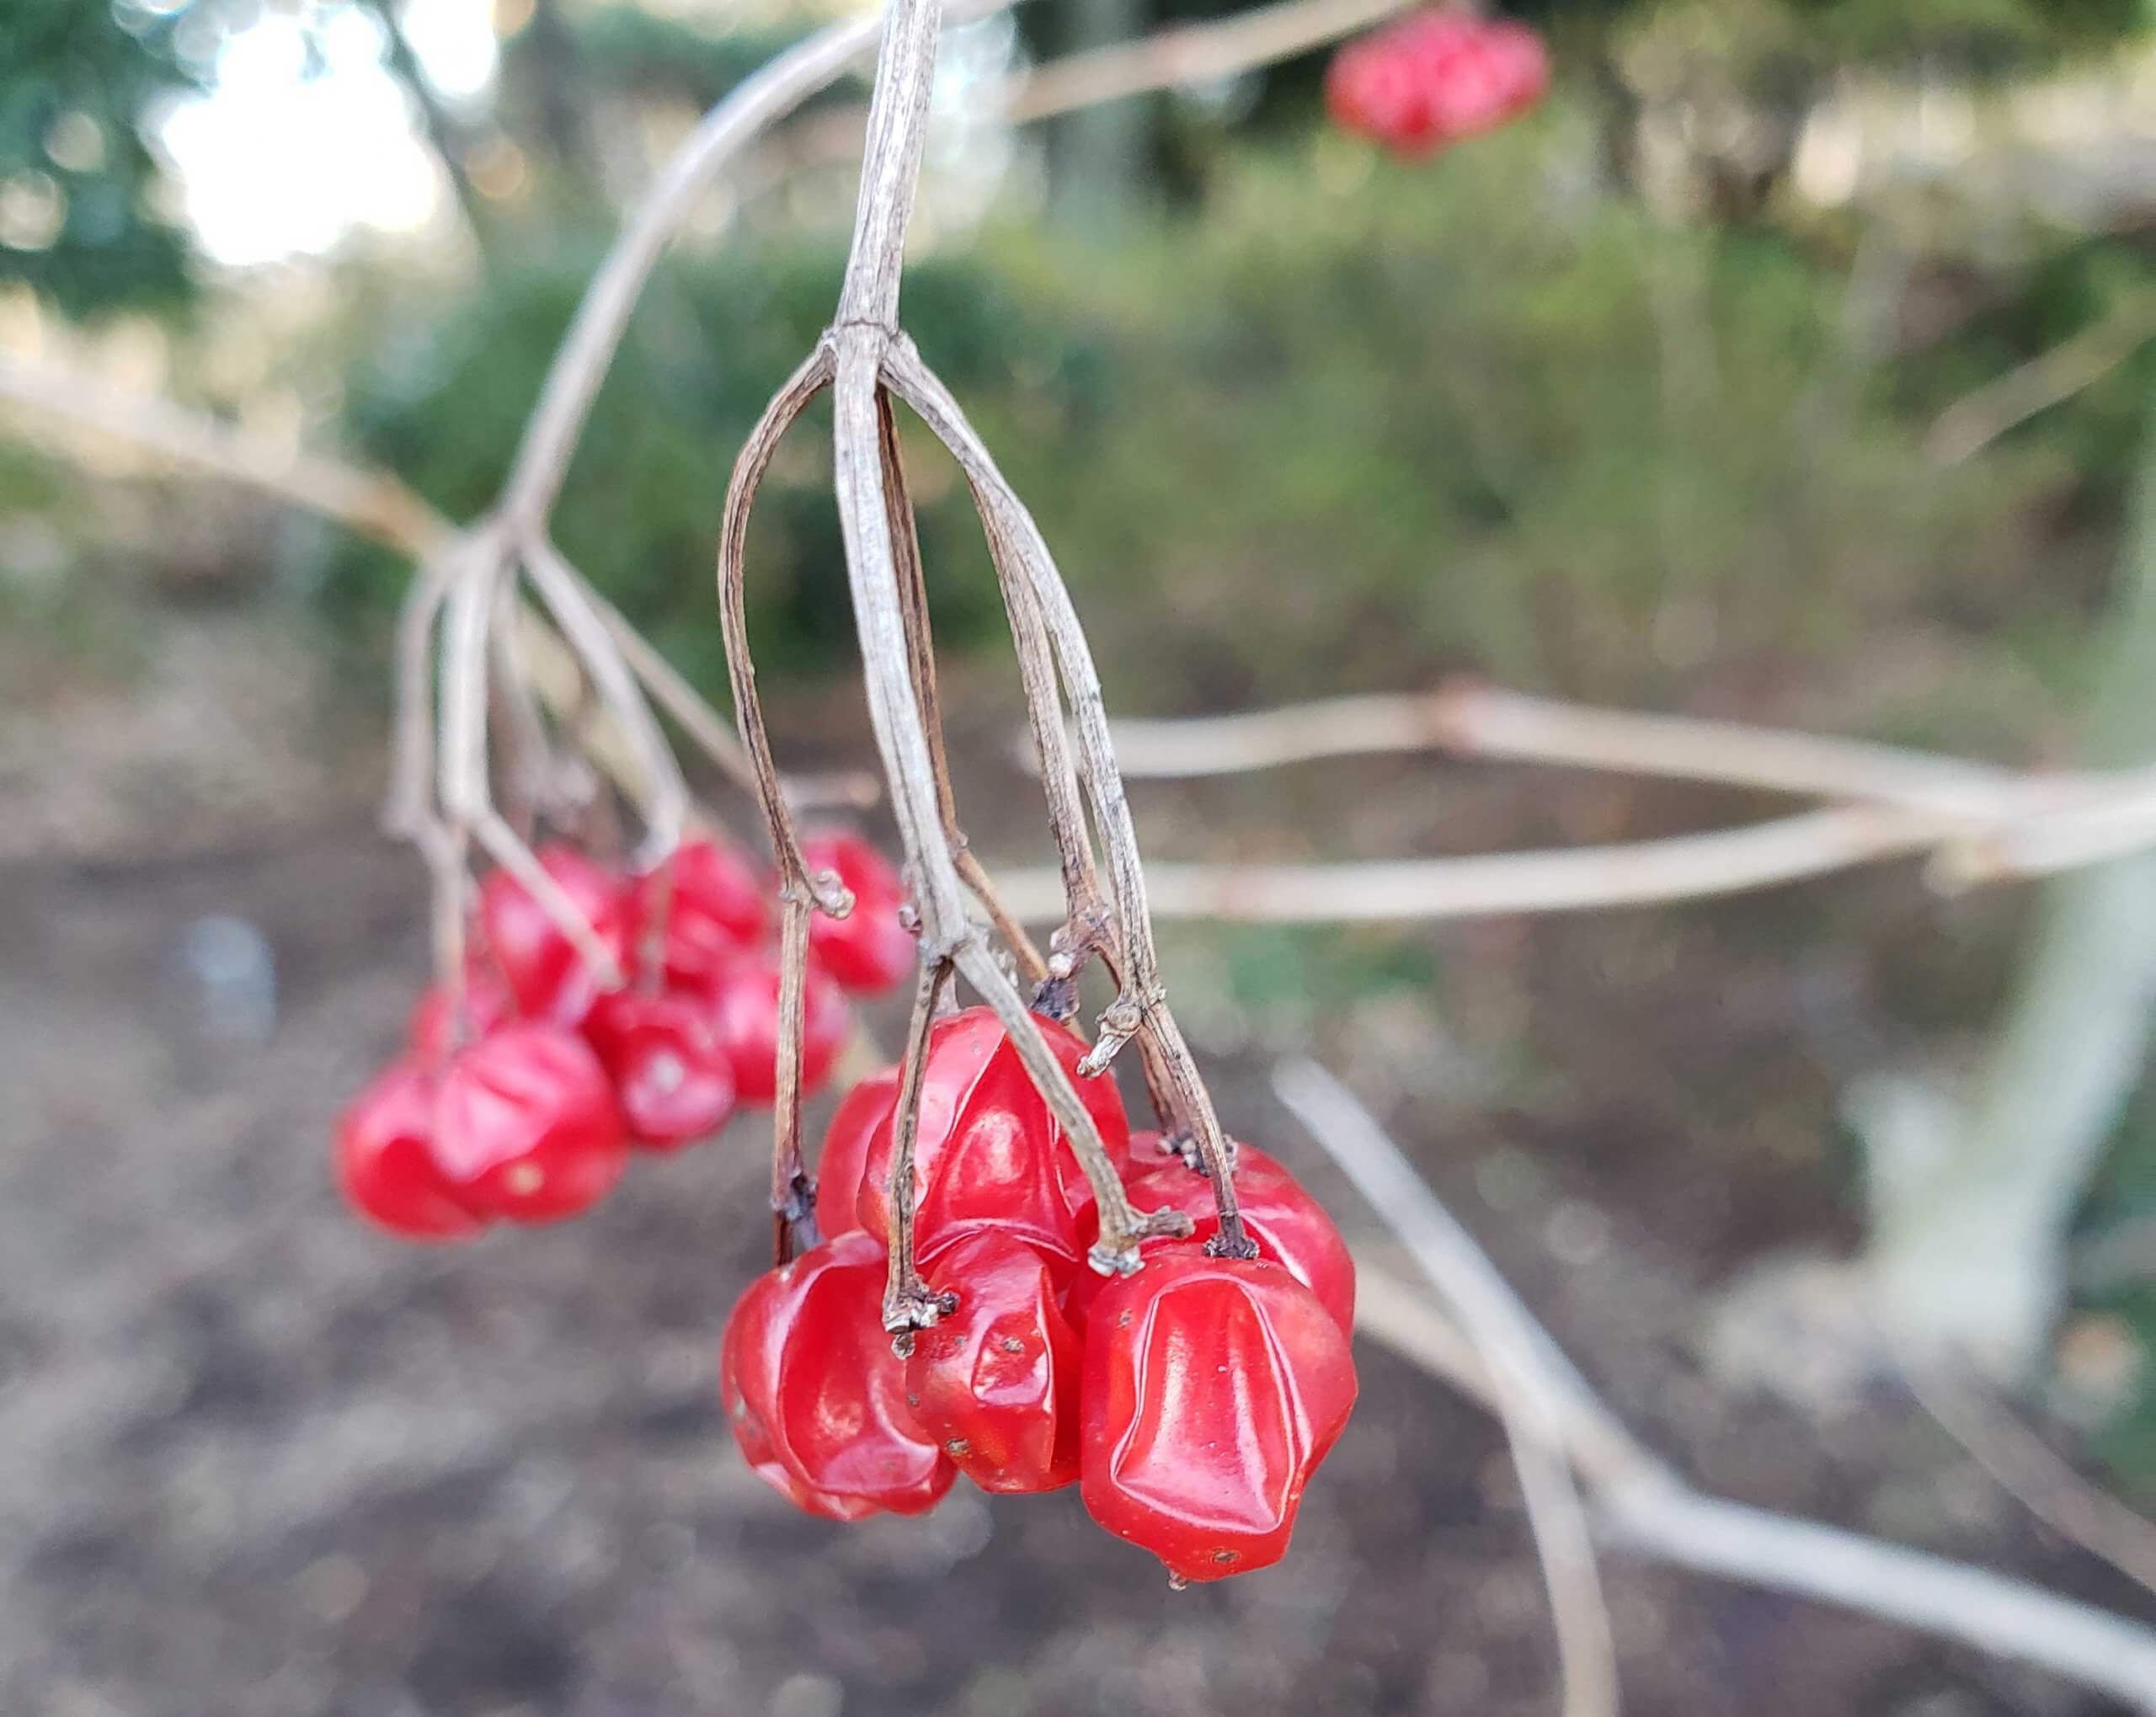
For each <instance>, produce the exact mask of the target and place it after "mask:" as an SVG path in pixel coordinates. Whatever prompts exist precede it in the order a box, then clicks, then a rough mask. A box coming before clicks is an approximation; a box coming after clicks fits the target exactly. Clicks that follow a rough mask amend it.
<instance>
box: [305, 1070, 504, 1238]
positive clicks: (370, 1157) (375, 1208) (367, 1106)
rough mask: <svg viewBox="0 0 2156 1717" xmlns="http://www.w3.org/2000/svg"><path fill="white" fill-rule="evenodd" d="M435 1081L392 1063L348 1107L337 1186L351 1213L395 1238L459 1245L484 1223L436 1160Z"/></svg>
mask: <svg viewBox="0 0 2156 1717" xmlns="http://www.w3.org/2000/svg"><path fill="white" fill-rule="evenodd" d="M434 1126H435V1092H434V1082H433V1080H431V1079H430V1077H429V1076H428V1074H426V1073H425V1072H424V1070H423V1069H420V1068H419V1067H418V1066H416V1065H414V1064H413V1063H412V1062H410V1061H405V1060H398V1061H392V1063H390V1064H389V1065H388V1066H387V1068H385V1069H383V1070H382V1072H381V1073H380V1074H377V1075H376V1077H375V1079H374V1080H373V1082H372V1083H371V1084H370V1085H368V1086H367V1087H366V1090H363V1091H361V1092H360V1094H359V1096H356V1097H355V1098H353V1099H352V1101H350V1103H349V1104H348V1105H346V1106H345V1109H344V1115H343V1117H341V1118H340V1119H339V1122H338V1123H337V1179H338V1182H339V1185H340V1186H343V1188H344V1197H345V1198H346V1199H347V1200H348V1201H349V1202H350V1204H351V1206H352V1208H354V1209H355V1210H356V1211H358V1212H359V1213H360V1215H362V1216H364V1217H366V1218H368V1219H369V1220H370V1221H372V1222H375V1223H376V1224H380V1225H381V1226H382V1227H383V1228H386V1229H388V1230H389V1231H390V1232H391V1233H392V1234H403V1235H405V1236H406V1237H408V1238H409V1239H413V1240H455V1239H457V1238H459V1237H461V1236H462V1235H465V1234H477V1233H478V1231H479V1229H481V1228H483V1226H484V1225H485V1223H484V1218H482V1217H481V1216H480V1214H479V1213H478V1212H477V1211H476V1210H475V1209H473V1208H472V1207H471V1206H470V1205H469V1204H468V1203H467V1202H466V1201H465V1199H464V1197H462V1195H461V1194H460V1192H458V1190H457V1189H456V1187H455V1186H451V1184H450V1181H449V1178H448V1176H446V1175H444V1174H443V1173H442V1170H441V1165H440V1164H439V1163H438V1162H436V1161H435V1151H434Z"/></svg>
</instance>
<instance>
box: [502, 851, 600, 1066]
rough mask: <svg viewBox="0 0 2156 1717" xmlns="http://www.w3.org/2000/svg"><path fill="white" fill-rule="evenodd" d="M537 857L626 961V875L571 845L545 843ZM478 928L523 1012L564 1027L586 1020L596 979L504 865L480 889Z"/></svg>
mask: <svg viewBox="0 0 2156 1717" xmlns="http://www.w3.org/2000/svg"><path fill="white" fill-rule="evenodd" d="M538 857H539V863H540V865H541V866H542V868H543V869H544V870H545V871H546V872H547V875H548V876H550V877H552V878H553V879H554V881H555V882H557V883H558V884H559V885H560V887H561V889H562V892H563V893H564V894H566V895H568V898H570V900H571V901H573V902H574V903H575V904H576V906H577V908H578V909H579V910H580V911H581V912H582V913H583V914H584V917H585V918H586V919H587V920H589V921H590V925H591V928H592V930H593V932H594V934H595V935H596V936H598V938H599V941H600V944H601V946H604V947H605V948H606V950H607V951H608V952H610V953H611V954H612V955H613V956H614V958H615V960H616V963H621V962H623V961H624V960H625V959H626V957H627V951H628V949H627V926H628V914H627V900H626V896H625V890H624V888H623V885H622V882H621V881H620V879H619V878H617V877H616V876H615V875H614V874H613V872H611V871H608V870H606V868H605V867H603V866H600V865H597V864H595V863H594V862H593V861H591V860H590V859H588V858H586V857H585V856H584V855H583V854H582V853H580V852H579V851H577V850H576V849H575V848H574V847H572V846H562V845H552V846H546V847H542V848H541V849H540V851H539V854H538ZM479 925H480V929H481V930H482V931H483V934H484V936H485V938H486V949H487V953H488V955H489V956H491V957H492V960H493V962H494V966H495V968H497V969H498V970H499V972H500V973H501V976H502V978H503V980H504V983H506V984H507V985H508V987H509V991H510V994H511V995H513V996H514V997H515V1000H516V1004H517V1006H518V1007H519V1008H520V1010H522V1011H523V1012H525V1013H526V1014H527V1015H529V1016H531V1017H532V1018H534V1019H541V1020H553V1021H559V1022H560V1023H562V1024H563V1025H572V1026H573V1025H574V1024H576V1023H577V1022H578V1021H580V1020H582V1019H583V1017H584V1015H585V1013H586V1012H587V1011H589V1010H590V1006H591V1003H592V1000H593V999H594V998H595V996H596V995H597V994H598V993H599V981H598V979H597V978H596V977H595V975H594V974H593V973H592V971H591V970H590V968H589V967H588V966H586V965H585V963H584V959H583V957H581V956H580V955H579V953H578V952H577V951H576V947H575V945H574V943H572V942H571V941H569V939H568V936H565V935H563V933H562V930H560V928H559V927H558V925H556V924H555V922H554V920H553V919H552V917H551V916H550V915H549V914H547V909H545V908H544V907H543V906H542V905H541V904H539V902H538V901H537V900H536V899H535V898H533V897H532V895H531V893H529V892H528V891H527V890H526V888H525V886H524V885H523V884H522V883H521V882H518V881H517V880H516V878H515V877H513V876H511V875H510V873H509V872H507V871H505V870H496V871H494V872H489V873H488V877H487V880H486V882H484V883H483V885H482V886H481V888H480V890H479Z"/></svg>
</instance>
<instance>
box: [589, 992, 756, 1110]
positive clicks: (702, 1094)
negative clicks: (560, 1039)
mask: <svg viewBox="0 0 2156 1717" xmlns="http://www.w3.org/2000/svg"><path fill="white" fill-rule="evenodd" d="M584 1041H585V1042H588V1043H590V1045H591V1047H592V1048H593V1050H594V1051H595V1052H596V1053H597V1054H598V1057H599V1061H600V1065H601V1066H602V1067H604V1068H605V1069H606V1076H607V1077H608V1078H609V1079H611V1080H612V1081H613V1082H614V1095H615V1097H616V1100H617V1101H619V1102H620V1104H621V1106H622V1119H623V1120H624V1121H625V1122H627V1125H628V1129H629V1138H630V1139H631V1140H632V1142H633V1143H635V1144H642V1145H646V1146H648V1147H651V1148H653V1149H662V1150H663V1149H670V1148H671V1147H673V1146H676V1145H681V1144H687V1143H689V1142H690V1141H691V1139H697V1138H707V1137H708V1136H709V1135H711V1134H712V1133H716V1132H718V1129H719V1128H721V1127H723V1126H724V1125H725V1124H726V1118H727V1117H728V1116H729V1115H731V1114H732V1113H733V1112H734V1064H733V1062H732V1060H731V1059H730V1058H728V1055H727V1053H726V1045H725V1044H724V1042H723V1041H722V1040H721V1039H720V1037H719V1032H718V1021H717V1018H716V1017H715V1016H714V1012H713V1010H712V1005H711V1003H710V1000H708V998H707V997H705V996H702V995H698V994H695V993H694V992H692V991H689V990H684V989H666V990H660V991H658V992H656V993H647V992H645V991H643V990H638V989H617V990H615V991H614V992H612V993H611V994H607V995H602V996H600V998H599V1000H597V1001H596V1002H595V1003H594V1004H593V1005H592V1009H591V1012H590V1016H588V1017H587V1018H586V1019H585V1021H584Z"/></svg>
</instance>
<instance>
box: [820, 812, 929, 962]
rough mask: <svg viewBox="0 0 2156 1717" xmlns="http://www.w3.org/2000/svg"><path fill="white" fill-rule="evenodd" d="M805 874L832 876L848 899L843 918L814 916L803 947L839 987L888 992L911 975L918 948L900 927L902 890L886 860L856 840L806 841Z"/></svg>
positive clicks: (895, 871) (895, 870)
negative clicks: (849, 905)
mask: <svg viewBox="0 0 2156 1717" xmlns="http://www.w3.org/2000/svg"><path fill="white" fill-rule="evenodd" d="M801 855H802V856H803V858H804V859H805V860H806V861H808V865H809V869H810V871H812V872H814V871H835V872H838V878H839V880H840V881H841V882H843V883H845V884H846V888H847V890H848V891H849V892H850V893H851V894H852V896H853V910H852V911H851V912H850V913H848V914H846V916H845V917H844V918H831V917H829V916H827V915H825V914H823V913H820V912H819V913H818V914H816V915H815V916H814V918H812V919H810V920H809V948H810V950H811V952H814V954H815V956H816V958H817V959H818V961H819V962H821V964H822V966H823V968H824V969H825V971H826V972H828V973H830V974H831V976H832V977H833V978H835V979H837V980H838V983H839V984H840V985H841V987H842V988H844V989H850V990H852V991H854V992H855V993H856V994H879V993H881V992H882V991H883V990H886V989H890V988H891V986H892V985H893V984H896V983H897V982H898V981H899V979H900V978H904V977H905V975H906V974H907V973H910V972H911V971H912V970H913V969H914V967H915V963H916V962H917V960H918V957H919V952H920V947H919V944H917V943H916V942H915V941H914V938H913V935H912V932H911V931H910V930H907V929H906V927H905V925H903V924H901V923H900V922H899V908H900V907H901V906H903V905H905V900H906V890H905V882H903V881H901V880H900V878H899V872H898V868H897V866H894V864H892V862H891V861H890V860H889V859H887V858H885V857H884V856H883V854H882V853H881V852H879V851H877V849H876V848H874V847H873V846H871V845H869V844H868V843H867V841H865V840H862V838H861V837H860V836H859V835H845V834H839V835H811V836H810V837H809V838H808V839H807V840H803V842H802V843H801Z"/></svg>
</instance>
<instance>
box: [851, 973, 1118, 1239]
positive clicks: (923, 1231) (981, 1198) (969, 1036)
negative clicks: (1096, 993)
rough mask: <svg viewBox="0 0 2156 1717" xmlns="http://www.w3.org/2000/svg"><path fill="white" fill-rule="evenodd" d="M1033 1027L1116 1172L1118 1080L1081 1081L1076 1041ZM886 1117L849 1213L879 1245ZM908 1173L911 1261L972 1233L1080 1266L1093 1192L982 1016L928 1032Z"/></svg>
mask: <svg viewBox="0 0 2156 1717" xmlns="http://www.w3.org/2000/svg"><path fill="white" fill-rule="evenodd" d="M1039 1025H1040V1028H1041V1032H1042V1035H1043V1036H1044V1037H1046V1038H1047V1039H1048V1042H1049V1048H1051V1049H1052V1050H1053V1051H1054V1053H1055V1057H1056V1058H1057V1059H1058V1060H1059V1061H1060V1062H1061V1063H1062V1064H1063V1065H1064V1067H1065V1069H1066V1070H1067V1071H1068V1072H1070V1074H1071V1078H1072V1080H1073V1082H1074V1083H1075V1085H1076V1086H1077V1088H1078V1095H1079V1096H1080V1098H1081V1100H1082V1101H1084V1103H1085V1105H1086V1109H1087V1111H1088V1112H1090V1113H1091V1116H1092V1117H1093V1122H1094V1125H1095V1126H1096V1127H1097V1128H1099V1130H1100V1134H1101V1142H1102V1144H1103V1145H1105V1146H1106V1147H1107V1153H1108V1156H1109V1159H1110V1160H1112V1161H1113V1162H1115V1163H1117V1164H1118V1165H1119V1164H1121V1163H1122V1162H1123V1160H1124V1159H1125V1158H1126V1157H1127V1156H1128V1154H1129V1144H1130V1124H1129V1121H1128V1120H1127V1119H1126V1118H1125V1117H1124V1115H1123V1099H1122V1097H1121V1096H1120V1095H1119V1094H1118V1092H1117V1090H1116V1087H1115V1081H1114V1080H1113V1079H1111V1078H1109V1077H1108V1076H1107V1075H1106V1074H1101V1075H1099V1076H1097V1077H1096V1078H1092V1079H1081V1078H1080V1077H1079V1076H1078V1073H1077V1067H1078V1062H1079V1060H1080V1058H1081V1057H1082V1056H1084V1054H1085V1053H1086V1045H1085V1043H1084V1042H1082V1041H1081V1039H1079V1038H1078V1037H1075V1036H1073V1035H1072V1034H1071V1033H1070V1032H1069V1031H1067V1030H1065V1028H1064V1027H1063V1026H1059V1025H1057V1024H1056V1023H1055V1022H1054V1021H1052V1020H1045V1019H1044V1020H1042V1021H1039ZM894 1118H895V1117H892V1116H887V1117H884V1119H883V1121H882V1122H879V1123H878V1125H877V1128H876V1130H875V1133H874V1134H873V1137H872V1138H870V1140H869V1142H868V1158H867V1167H866V1170H865V1171H864V1172H863V1174H862V1182H861V1194H860V1197H859V1199H858V1200H857V1202H856V1205H855V1210H856V1213H857V1215H858V1216H859V1218H860V1220H861V1225H862V1229H865V1230H866V1231H867V1233H868V1234H872V1235H873V1236H874V1237H875V1239H876V1240H878V1242H879V1243H885V1242H888V1240H889V1213H888V1209H887V1200H888V1197H889V1189H890V1184H891V1160H892V1153H893V1149H894V1140H893V1136H892V1127H893V1122H894ZM913 1166H914V1186H915V1206H914V1244H915V1256H916V1257H917V1258H919V1259H920V1261H921V1262H922V1263H924V1264H926V1262H927V1261H929V1260H931V1259H932V1258H934V1257H935V1256H936V1255H937V1253H938V1252H940V1251H942V1249H943V1248H944V1247H946V1246H947V1245H950V1244H952V1242H953V1241H954V1240H958V1238H959V1237H960V1236H961V1235H962V1234H966V1233H968V1232H969V1231H970V1230H972V1229H979V1228H993V1229H1001V1230H1003V1231H1004V1232H1006V1233H1007V1234H1010V1235H1011V1236H1012V1237H1013V1238H1016V1239H1018V1240H1025V1241H1027V1242H1028V1243H1029V1244H1031V1245H1035V1246H1038V1247H1039V1248H1040V1249H1041V1250H1043V1252H1045V1253H1047V1254H1049V1256H1051V1257H1053V1258H1054V1259H1057V1260H1059V1261H1060V1263H1061V1266H1062V1267H1063V1268H1065V1269H1068V1268H1070V1266H1075V1265H1077V1264H1079V1263H1081V1262H1082V1261H1083V1260H1084V1258H1085V1256H1086V1249H1087V1248H1088V1247H1089V1246H1091V1245H1092V1242H1093V1238H1094V1232H1095V1228H1096V1218H1095V1216H1094V1213H1093V1192H1092V1188H1091V1186H1089V1185H1088V1184H1087V1182H1086V1176H1085V1173H1084V1171H1083V1170H1081V1169H1080V1168H1079V1166H1078V1160H1077V1158H1076V1157H1075V1155H1074V1154H1072V1152H1071V1149H1070V1144H1069V1142H1068V1141H1067V1140H1066V1139H1065V1137H1064V1133H1063V1128H1061V1127H1060V1126H1059V1124H1058V1123H1057V1122H1056V1121H1055V1119H1054V1116H1053V1115H1052V1114H1051V1113H1050V1112H1049V1106H1048V1102H1047V1100H1046V1099H1045V1098H1043V1096H1041V1094H1040V1093H1039V1092H1038V1090H1035V1089H1034V1088H1033V1080H1032V1079H1031V1077H1030V1076H1029V1075H1028V1074H1027V1072H1026V1065H1025V1063H1024V1062H1023V1061H1022V1060H1021V1059H1020V1058H1019V1056H1018V1051H1017V1048H1016V1047H1015V1046H1014V1045H1013V1044H1012V1043H1011V1039H1010V1037H1008V1035H1007V1034H1006V1032H1004V1029H1003V1027H1002V1026H1001V1023H1000V1022H999V1021H997V1019H996V1017H995V1014H993V1013H992V1012H990V1010H988V1009H987V1008H985V1007H975V1008H969V1009H967V1010H965V1011H964V1012H963V1013H960V1014H955V1015H953V1016H952V1017H951V1018H949V1019H947V1020H939V1021H937V1022H936V1024H935V1025H934V1026H931V1028H930V1031H929V1037H928V1056H927V1060H926V1063H925V1064H924V1066H923V1068H922V1071H921V1125H920V1130H919V1132H918V1133H916V1135H915V1141H914V1159H913Z"/></svg>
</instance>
